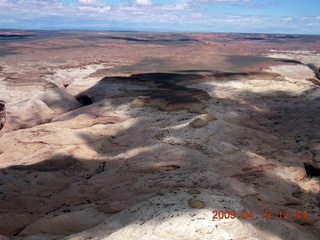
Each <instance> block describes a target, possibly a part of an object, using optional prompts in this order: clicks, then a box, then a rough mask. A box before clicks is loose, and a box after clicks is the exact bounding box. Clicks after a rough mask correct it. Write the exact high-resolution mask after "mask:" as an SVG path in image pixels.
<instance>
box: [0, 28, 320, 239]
mask: <svg viewBox="0 0 320 240" xmlns="http://www.w3.org/2000/svg"><path fill="white" fill-rule="evenodd" d="M0 43H1V44H0V128H1V131H0V239H28V240H36V239H39V240H40V239H41V240H42V239H44V240H46V239H47V240H49V239H73V240H75V239H78V240H80V239H82V240H84V239H108V240H111V239H133V240H134V239H137V240H138V239H139V240H140V239H146V240H160V239H181V240H182V239H190V240H193V239H199V240H203V239H221V240H225V239H234V240H244V239H250V240H254V239H259V240H260V239H266V240H267V239H286V240H287V239H292V240H295V239H301V240H302V239H308V240H316V239H320V178H319V176H320V173H319V172H320V170H319V168H320V88H319V86H320V74H319V68H320V36H319V35H285V34H276V35H272V34H240V33H239V34H231V33H152V32H150V33H149V32H103V31H100V32H98V31H18V30H2V31H0Z"/></svg>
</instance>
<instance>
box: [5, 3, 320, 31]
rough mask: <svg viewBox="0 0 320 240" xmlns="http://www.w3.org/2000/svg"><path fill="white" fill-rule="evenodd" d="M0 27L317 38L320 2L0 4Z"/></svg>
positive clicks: (319, 26)
mask: <svg viewBox="0 0 320 240" xmlns="http://www.w3.org/2000/svg"><path fill="white" fill-rule="evenodd" d="M0 28H18V29H90V30H94V29H97V30H102V29H104V30H153V31H194V32H200V31H207V32H267V33H307V34H308V33H311V34H320V0H195V1H188V0H173V1H169V0H0Z"/></svg>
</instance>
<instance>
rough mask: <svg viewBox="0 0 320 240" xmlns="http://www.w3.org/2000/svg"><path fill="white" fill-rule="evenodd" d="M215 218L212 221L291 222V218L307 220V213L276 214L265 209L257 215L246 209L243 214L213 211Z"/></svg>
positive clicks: (282, 212) (232, 211)
mask: <svg viewBox="0 0 320 240" xmlns="http://www.w3.org/2000/svg"><path fill="white" fill-rule="evenodd" d="M212 213H213V217H212V220H215V219H235V218H241V219H257V218H259V217H260V218H261V219H266V220H272V219H274V218H275V217H278V218H280V219H284V220H289V219H290V218H291V219H292V218H295V219H301V218H303V219H306V218H307V217H308V216H307V211H306V210H303V211H301V210H299V211H295V212H290V211H289V210H280V211H278V212H276V213H274V212H272V211H271V210H268V209H265V210H262V211H261V213H260V214H258V215H256V214H255V213H254V212H253V211H251V210H246V209H244V210H243V211H242V212H241V213H238V214H237V212H236V211H235V210H213V211H212Z"/></svg>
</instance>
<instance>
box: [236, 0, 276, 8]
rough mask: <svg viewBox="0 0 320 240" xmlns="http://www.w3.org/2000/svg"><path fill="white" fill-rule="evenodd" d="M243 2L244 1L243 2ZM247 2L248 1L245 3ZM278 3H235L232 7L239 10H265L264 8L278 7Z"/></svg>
mask: <svg viewBox="0 0 320 240" xmlns="http://www.w3.org/2000/svg"><path fill="white" fill-rule="evenodd" d="M243 2H245V1H243ZM246 2H249V1H246ZM279 5H280V3H279V2H278V1H271V2H266V3H253V2H252V3H235V4H233V5H232V6H234V7H241V8H266V7H274V6H279Z"/></svg>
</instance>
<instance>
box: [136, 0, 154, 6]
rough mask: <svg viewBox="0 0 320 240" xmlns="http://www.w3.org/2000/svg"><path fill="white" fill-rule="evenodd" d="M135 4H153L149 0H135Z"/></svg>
mask: <svg viewBox="0 0 320 240" xmlns="http://www.w3.org/2000/svg"><path fill="white" fill-rule="evenodd" d="M135 3H136V4H138V5H143V6H150V5H152V4H153V2H151V1H150V0H136V2H135Z"/></svg>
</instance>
